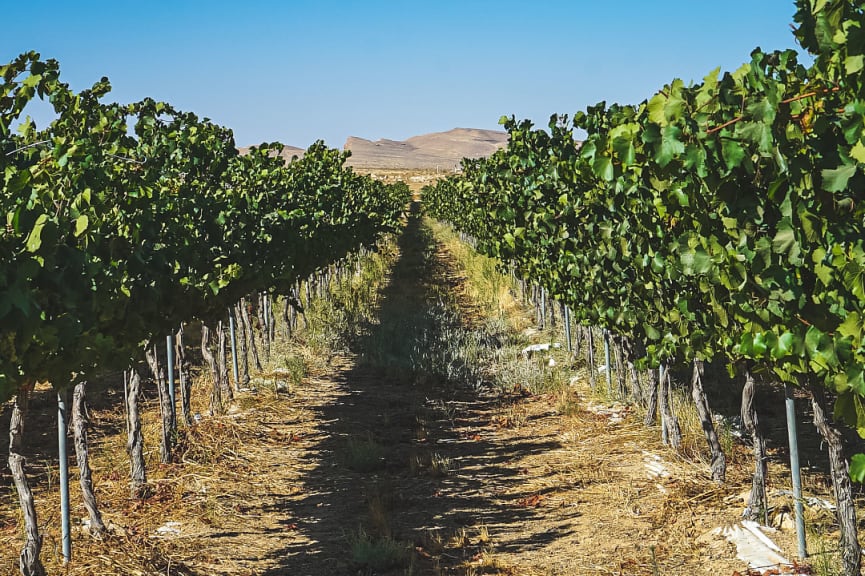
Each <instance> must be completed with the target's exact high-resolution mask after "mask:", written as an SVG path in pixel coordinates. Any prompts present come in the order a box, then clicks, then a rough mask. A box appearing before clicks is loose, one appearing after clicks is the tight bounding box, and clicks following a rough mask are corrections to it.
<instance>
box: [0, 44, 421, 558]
mask: <svg viewBox="0 0 865 576" xmlns="http://www.w3.org/2000/svg"><path fill="white" fill-rule="evenodd" d="M109 91H110V84H109V82H108V80H107V79H105V78H103V79H102V80H100V81H99V82H97V83H95V84H94V85H93V86H92V87H91V88H89V89H87V90H84V91H82V92H75V91H73V90H71V89H70V88H69V86H68V85H67V84H65V83H63V82H62V81H61V80H60V69H59V64H58V63H57V62H56V61H54V60H42V59H41V58H40V56H39V55H38V54H36V53H32V52H31V53H27V54H23V55H21V56H20V57H19V58H17V59H16V60H14V61H13V62H11V63H9V64H7V65H3V66H0V214H3V215H4V216H5V219H4V222H3V223H2V228H0V400H6V399H9V398H10V397H12V396H13V395H14V396H15V405H14V410H13V418H12V431H11V435H10V438H11V443H10V448H11V449H10V457H9V463H10V469H11V470H12V472H13V477H14V479H15V481H16V487H17V488H18V492H19V497H20V500H21V503H22V507H23V508H24V516H25V519H26V523H27V526H26V534H27V543H26V545H25V548H24V550H23V551H22V555H21V562H20V564H21V570H22V573H24V574H28V575H29V574H42V573H43V572H44V571H43V569H42V567H41V564H40V562H39V548H40V545H41V537H40V536H39V534H38V527H37V525H36V516H35V508H34V507H33V499H32V495H31V494H30V492H29V487H28V485H27V483H26V477H25V476H24V467H23V462H24V458H23V455H22V449H23V446H22V435H21V434H22V429H23V421H24V411H25V407H26V398H27V394H28V392H29V391H30V390H31V389H32V388H33V386H34V385H35V383H37V382H50V383H51V384H52V385H53V386H54V387H55V388H56V389H57V390H58V391H63V390H65V389H66V388H69V387H73V386H80V385H83V383H85V382H86V381H88V380H92V379H94V378H96V377H98V376H99V375H100V374H103V373H105V372H107V371H110V370H125V369H127V368H129V367H134V366H136V365H137V364H138V363H139V362H140V361H141V360H142V359H144V358H145V356H146V357H147V360H148V362H149V364H150V366H151V368H152V369H153V371H154V375H155V376H157V379H159V378H158V374H157V372H158V371H159V370H160V368H159V359H158V356H157V355H156V353H155V347H154V344H155V343H156V342H157V341H159V339H160V338H164V337H165V336H166V335H171V334H174V333H175V332H176V331H177V327H178V326H181V325H182V324H183V323H185V322H189V321H190V320H192V319H198V320H200V321H201V322H202V323H203V325H204V327H203V334H204V335H205V339H206V338H207V334H208V328H207V327H208V326H213V325H214V324H215V323H218V322H220V321H222V320H223V319H224V318H226V317H227V311H228V310H230V309H231V310H234V309H235V304H236V303H237V302H238V301H241V300H242V298H244V297H245V296H247V295H250V294H253V293H260V292H264V293H275V294H283V295H287V294H290V293H291V292H292V290H293V289H294V287H295V285H296V284H297V282H298V281H299V280H301V279H304V278H307V277H309V276H311V275H314V274H316V273H317V272H318V271H320V270H323V269H324V268H325V267H327V266H328V265H330V264H332V263H334V262H337V261H340V260H342V259H344V258H346V257H347V256H349V255H350V254H352V253H354V252H356V251H358V250H359V249H361V248H363V247H372V246H374V244H375V242H376V241H377V239H378V238H379V237H380V236H381V235H382V234H384V233H387V232H391V231H395V230H396V228H397V227H398V225H399V221H400V219H401V217H402V215H403V212H404V209H405V206H406V204H407V202H408V188H407V187H406V186H405V185H404V184H400V185H391V186H386V185H384V184H383V183H381V182H378V181H375V180H373V179H371V178H369V177H366V176H362V175H358V174H356V173H354V172H353V171H352V170H351V169H350V168H348V167H346V166H344V162H345V159H346V157H347V153H345V152H340V151H338V150H332V149H328V148H327V147H326V146H325V145H324V144H323V143H321V142H318V143H316V144H314V145H313V146H311V147H310V148H309V150H308V151H307V152H306V154H305V155H304V156H303V157H302V158H300V159H293V160H292V161H291V162H290V163H287V164H286V163H285V161H284V160H283V159H282V158H281V157H280V152H281V151H282V149H283V147H282V145H281V144H278V143H273V144H263V145H261V146H259V147H256V148H253V149H251V150H250V152H249V153H248V154H245V155H240V154H238V151H237V148H236V145H235V142H234V138H233V135H232V132H231V130H229V129H228V128H225V127H222V126H219V125H217V124H215V123H213V122H211V121H209V120H208V119H200V118H198V117H197V116H196V115H194V114H192V113H188V112H183V111H180V110H177V109H176V108H174V107H173V106H171V105H169V104H167V103H163V102H156V101H153V100H150V99H147V100H143V101H141V102H137V103H133V104H116V103H107V102H105V101H104V100H105V96H106V94H108V92H109ZM36 98H41V99H44V100H46V101H47V102H49V103H50V105H51V106H52V107H53V110H54V116H53V120H52V121H51V122H50V124H49V125H48V126H45V127H41V128H40V127H37V126H36V125H35V124H34V123H33V122H32V121H31V120H30V118H29V117H25V116H24V114H25V111H26V109H27V106H28V104H29V103H30V102H31V101H33V100H34V99H36ZM16 125H17V127H16ZM265 301H267V299H265ZM286 305H288V304H286ZM232 314H233V312H232ZM163 341H164V340H163ZM205 348H206V347H205ZM145 352H146V354H145ZM205 355H206V354H205ZM212 367H213V366H212ZM213 369H214V372H216V368H213ZM128 381H129V386H130V391H129V397H130V398H131V399H132V404H130V406H129V408H130V410H129V411H130V414H131V415H130V419H131V420H137V407H136V406H134V405H133V404H134V401H135V398H136V396H137V394H136V393H135V390H134V389H133V388H132V387H133V386H135V385H137V374H135V373H134V370H133V372H132V373H130V378H129V379H128ZM163 385H164V384H163V383H162V382H160V383H159V386H160V395H161V396H162V395H163V394H162V391H163ZM217 388H218V387H217V386H215V391H216V390H217ZM76 392H77V388H76ZM77 397H78V395H77V394H76V400H77ZM218 408H219V407H218V406H217V409H218ZM163 420H164V426H165V430H164V431H163V459H165V458H166V457H167V458H170V442H171V438H172V432H171V430H170V427H171V426H174V424H173V405H172V404H171V403H169V404H168V405H166V404H165V403H163ZM139 426H140V425H139ZM132 429H134V424H133V426H132ZM132 436H133V434H130V437H131V438H132ZM134 444H135V442H133V441H132V440H131V444H130V453H131V454H133V460H134V459H135V455H136V454H138V456H139V458H140V457H141V447H140V437H139V438H138V446H137V447H136V446H134ZM166 453H167V454H166ZM140 462H141V468H142V470H141V471H140V473H141V474H142V475H143V460H140ZM79 464H80V457H79ZM135 474H136V470H135V463H133V487H135V483H136V478H135ZM82 486H83V484H82Z"/></svg>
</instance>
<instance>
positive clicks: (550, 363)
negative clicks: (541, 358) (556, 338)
mask: <svg viewBox="0 0 865 576" xmlns="http://www.w3.org/2000/svg"><path fill="white" fill-rule="evenodd" d="M555 365H556V361H555V360H554V359H553V358H552V357H550V359H549V360H547V366H549V367H550V368H552V367H553V366H555Z"/></svg>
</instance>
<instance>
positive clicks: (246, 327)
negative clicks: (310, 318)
mask: <svg viewBox="0 0 865 576" xmlns="http://www.w3.org/2000/svg"><path fill="white" fill-rule="evenodd" d="M240 317H241V319H242V320H243V332H244V334H245V336H244V337H245V338H246V339H247V342H248V343H249V348H248V350H249V351H250V352H252V361H253V362H255V369H256V370H258V371H259V372H261V371H262V370H263V368H262V366H261V358H259V357H258V347H257V346H256V344H255V331H254V330H253V329H252V321H251V320H250V318H249V308H248V307H247V303H246V298H241V299H240ZM305 318H306V317H305V316H304V319H305Z"/></svg>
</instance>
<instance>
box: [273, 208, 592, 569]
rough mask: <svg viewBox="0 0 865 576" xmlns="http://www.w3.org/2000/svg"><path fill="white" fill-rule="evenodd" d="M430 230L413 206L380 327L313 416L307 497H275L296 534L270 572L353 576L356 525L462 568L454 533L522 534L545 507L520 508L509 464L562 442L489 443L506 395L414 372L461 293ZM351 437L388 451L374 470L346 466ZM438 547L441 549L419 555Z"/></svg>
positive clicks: (524, 496) (524, 544) (534, 540)
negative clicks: (314, 461)
mask: <svg viewBox="0 0 865 576" xmlns="http://www.w3.org/2000/svg"><path fill="white" fill-rule="evenodd" d="M426 234H428V232H427V231H426V230H425V229H424V228H422V226H421V223H420V217H419V214H418V213H417V208H416V207H415V209H414V210H413V213H412V216H411V218H410V219H409V221H408V224H407V227H406V229H405V231H404V233H403V235H402V236H401V238H400V242H399V244H400V258H399V260H398V262H397V263H396V265H395V267H394V269H393V272H392V277H391V279H390V282H389V284H388V285H387V287H386V289H385V290H384V293H383V294H382V300H381V307H380V311H379V323H378V324H375V325H373V326H371V327H370V329H369V330H368V332H367V336H366V337H365V338H364V339H363V340H362V341H361V343H360V354H361V357H360V359H359V361H358V362H357V363H356V364H355V365H354V366H353V367H351V368H349V369H346V370H344V371H342V372H340V373H338V374H336V375H335V376H334V378H336V379H337V381H338V383H339V385H340V386H341V387H342V388H344V390H345V396H344V397H343V398H342V400H341V401H340V402H337V403H330V404H324V405H320V406H317V407H316V408H315V410H316V412H317V414H316V418H317V419H318V420H319V421H322V422H327V423H328V424H327V425H326V426H325V428H324V432H325V434H323V436H322V440H321V442H320V443H319V444H318V446H316V447H315V449H314V450H316V451H317V452H318V454H319V455H320V461H319V462H318V465H317V466H316V467H315V469H313V470H312V471H311V472H310V473H309V474H308V476H306V477H305V478H304V479H303V493H304V496H303V497H302V498H301V499H299V500H298V499H297V498H292V499H286V500H284V501H283V502H281V503H280V504H279V507H281V508H282V512H283V513H284V514H285V516H286V518H289V519H290V520H288V521H287V522H290V523H291V524H292V526H293V525H294V524H296V531H295V532H293V534H294V535H296V536H297V537H296V538H293V537H292V533H287V534H286V544H285V546H284V547H283V548H281V549H279V550H275V551H274V552H273V554H272V559H273V560H274V561H275V563H276V567H275V568H273V569H270V570H268V571H267V572H265V574H268V575H277V574H311V575H312V574H357V573H358V570H359V568H361V567H359V566H358V565H357V564H356V563H355V562H353V560H352V551H351V541H352V539H353V538H357V536H358V534H359V533H360V531H361V530H363V531H364V532H365V533H367V534H368V535H369V536H370V537H371V538H372V539H373V540H375V539H381V538H390V539H393V540H396V541H398V542H403V543H407V544H410V545H411V546H412V547H413V548H415V552H413V554H414V555H415V556H414V559H413V561H412V562H413V567H414V573H416V574H417V573H420V574H422V573H439V572H440V571H443V572H445V573H460V572H459V570H458V569H457V568H455V567H456V566H458V565H459V564H461V563H463V562H464V561H466V560H469V559H470V557H471V556H472V555H476V554H477V552H478V549H477V548H476V547H471V546H462V547H461V548H459V549H455V550H448V549H447V542H448V541H452V540H453V539H454V537H455V536H456V537H457V538H458V537H459V535H460V534H462V535H464V536H465V535H469V537H468V538H467V540H464V543H465V542H467V541H471V536H470V535H471V534H472V533H474V532H477V531H479V530H481V529H482V527H484V528H485V529H486V530H488V531H489V533H491V534H496V533H499V532H505V531H507V532H508V533H520V530H519V529H518V528H519V527H521V526H529V525H530V524H531V520H532V519H533V518H535V517H536V516H538V515H541V514H543V512H542V511H540V510H538V509H535V508H532V507H530V506H527V505H526V502H527V501H528V500H529V499H530V498H531V497H532V496H534V495H535V493H523V492H521V491H520V490H519V486H520V484H521V479H520V474H519V471H518V470H515V469H514V468H513V467H509V466H508V463H509V462H511V461H513V460H517V459H519V458H520V457H522V456H525V455H527V454H530V453H541V452H545V451H549V450H552V449H555V448H558V447H559V443H558V441H557V440H556V439H555V438H552V437H547V438H544V437H532V438H525V439H524V441H522V442H519V443H510V444H507V445H505V446H501V445H499V444H494V443H492V442H490V441H489V438H490V435H491V434H493V432H491V431H490V430H489V428H488V426H489V424H490V412H491V411H492V409H493V408H495V407H497V406H499V405H500V404H501V402H503V401H506V400H503V397H502V396H501V394H500V393H498V392H495V393H494V392H492V391H491V390H489V389H485V388H483V387H480V388H475V389H473V388H470V387H468V386H465V385H460V384H459V383H454V382H448V381H447V379H446V378H444V377H443V375H441V374H436V373H423V372H420V371H419V370H418V369H417V366H418V365H419V364H423V362H422V361H421V360H420V359H419V358H418V357H419V356H422V355H423V354H424V352H425V351H424V349H423V347H424V346H425V345H427V344H428V343H429V341H430V337H431V334H433V335H434V334H436V333H438V334H441V333H442V328H443V327H442V326H437V325H436V322H437V318H436V317H435V315H434V314H431V310H433V309H435V308H436V305H437V304H438V303H440V300H441V299H442V298H444V297H446V296H447V295H448V294H449V295H450V297H451V298H453V297H454V295H455V294H456V293H457V291H458V286H457V285H456V282H457V281H458V278H456V277H455V274H454V271H453V270H451V269H448V266H447V263H446V262H442V261H441V259H440V258H437V255H436V252H435V250H434V246H431V240H430V239H429V238H428V237H426V236H425V235H426ZM349 439H353V440H358V439H359V440H360V441H366V442H369V443H370V444H373V445H377V446H381V447H382V448H383V452H382V457H381V460H380V462H379V463H378V464H377V465H373V466H372V467H373V468H374V469H373V470H369V471H366V472H360V471H355V470H352V468H351V465H350V464H349V463H347V462H346V454H347V452H348V451H349V450H350V448H348V445H349V443H350V442H351V441H352V440H349ZM433 462H437V463H438V465H437V466H436V465H434V464H433ZM505 494H507V495H506V496H505ZM575 513H576V512H575ZM505 529H506V530H505ZM559 536H560V534H559V533H557V532H555V531H552V532H544V533H538V534H532V533H527V534H526V535H525V537H520V538H517V539H513V540H511V541H504V542H501V541H499V542H497V546H498V547H499V548H502V547H510V548H522V549H527V548H532V547H542V546H544V545H545V544H546V543H548V542H550V541H551V540H553V539H555V538H557V537H559ZM293 541H294V542H293ZM437 542H438V543H439V544H442V545H444V548H442V549H440V550H438V552H440V553H438V554H436V552H437V551H436V550H432V554H431V556H433V558H426V557H425V554H426V550H429V549H430V548H431V547H433V546H434V545H435V543H437ZM418 548H419V549H420V550H418ZM463 556H468V558H465V557H463ZM449 567H450V570H456V572H450V570H449ZM404 570H405V566H403V567H401V568H399V569H395V570H394V571H393V573H402V572H403V571H404ZM378 573H381V572H378Z"/></svg>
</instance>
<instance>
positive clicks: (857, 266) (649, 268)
mask: <svg viewBox="0 0 865 576" xmlns="http://www.w3.org/2000/svg"><path fill="white" fill-rule="evenodd" d="M796 6H797V12H796V16H795V19H796V22H797V24H798V27H797V29H796V32H795V33H796V37H797V39H798V41H799V43H800V44H801V46H802V47H803V48H805V49H806V50H808V51H809V52H810V53H811V54H812V55H813V57H814V63H813V64H812V65H811V66H810V67H805V66H803V65H802V64H800V63H799V60H798V58H797V55H796V53H795V52H793V51H778V52H764V51H762V50H760V49H756V50H755V51H754V52H753V53H752V54H751V60H750V62H748V63H746V64H745V65H743V66H742V67H741V68H739V69H738V70H736V71H734V72H728V73H724V74H723V75H722V74H720V72H719V71H718V70H715V71H714V72H712V73H710V74H709V75H708V76H706V78H705V79H704V80H703V81H702V82H701V83H698V84H696V85H691V86H687V85H685V84H684V83H683V82H682V81H680V80H675V81H673V82H672V83H670V84H669V85H667V86H665V87H664V88H663V89H662V90H660V91H659V92H657V93H656V94H655V95H653V96H652V97H651V98H649V99H647V100H645V101H643V102H641V103H640V104H639V105H635V106H629V105H618V104H613V105H607V104H606V103H603V102H602V103H600V104H598V105H597V106H594V107H590V108H588V109H587V110H586V111H584V112H579V113H577V114H576V115H575V116H574V117H573V118H572V119H570V118H568V117H567V116H557V115H554V116H553V117H552V118H551V120H550V123H549V126H548V130H536V129H534V128H533V126H532V124H531V123H530V122H528V121H516V120H515V119H514V118H513V117H511V118H503V119H502V122H503V124H504V125H505V127H506V129H507V130H508V132H509V142H508V146H507V148H506V149H503V150H500V151H499V152H497V153H496V154H494V155H492V156H491V157H490V158H488V159H483V160H472V161H465V162H464V165H463V171H464V173H463V174H462V175H461V176H456V177H452V178H450V179H447V180H444V181H441V182H440V183H439V184H438V185H437V186H435V187H430V188H427V189H426V190H425V192H424V200H425V202H426V204H427V206H428V209H429V210H430V212H431V213H432V214H433V215H434V216H436V217H438V218H440V219H443V220H447V221H449V222H451V223H453V224H454V225H455V226H456V227H457V228H458V229H460V230H461V231H463V232H465V233H467V234H469V235H471V236H473V237H474V238H475V239H476V240H477V246H478V248H479V250H481V251H482V252H484V253H485V254H488V255H490V256H493V257H496V258H499V259H500V260H501V261H502V262H503V263H506V264H507V265H508V266H509V267H512V268H513V269H514V270H515V271H516V272H517V273H518V274H519V275H520V276H521V277H523V278H526V279H530V280H532V281H533V282H536V283H538V284H539V285H541V286H542V287H543V288H544V289H545V290H546V291H547V293H548V294H549V295H550V296H551V297H552V298H554V299H556V300H559V301H560V302H563V303H564V304H566V305H567V306H568V307H569V308H570V310H571V311H572V313H573V315H574V318H575V319H576V320H577V321H578V322H580V323H582V324H585V325H590V326H597V327H601V328H604V329H607V330H610V331H612V332H615V333H616V334H619V335H621V336H622V337H625V338H627V339H629V340H631V341H633V342H635V343H637V344H638V345H637V346H635V347H634V349H635V350H638V351H639V353H638V355H639V356H641V358H639V360H640V361H642V362H643V363H645V364H646V365H649V366H659V365H661V366H663V367H675V366H677V365H678V366H683V367H688V366H692V367H693V371H694V378H693V381H694V382H695V385H699V384H700V379H701V375H702V363H703V362H704V361H708V360H724V361H725V362H727V364H728V365H729V366H730V369H731V371H734V372H735V371H738V372H740V373H742V374H744V376H745V381H746V394H752V390H753V374H755V373H759V372H762V373H764V374H766V375H770V376H771V378H774V379H778V380H780V381H782V382H785V383H788V384H791V385H796V386H801V387H803V388H806V389H808V390H810V391H811V393H812V396H813V399H814V401H813V403H814V408H815V423H817V424H818V428H819V429H820V431H821V433H823V434H824V437H825V438H826V441H827V445H828V447H829V450H830V460H831V462H832V464H833V469H834V473H833V480H834V484H835V491H836V495H837V496H838V501H839V505H838V514H839V523H840V525H841V539H842V555H843V560H844V566H845V571H846V573H847V574H859V565H860V558H859V545H858V542H857V540H856V521H855V509H854V507H853V503H852V498H851V496H850V485H849V483H850V479H849V477H848V475H847V463H846V461H845V459H844V458H843V453H842V446H841V442H840V436H839V434H838V433H837V431H836V430H835V429H834V428H833V427H832V426H831V420H830V418H829V417H828V416H826V417H825V418H824V415H827V414H831V413H832V411H831V410H827V402H826V398H825V394H824V390H825V389H828V390H830V391H832V392H833V393H835V394H837V400H836V402H835V409H834V415H835V417H836V418H839V419H841V420H843V421H845V422H847V423H848V424H850V425H852V426H854V427H855V428H856V429H857V430H858V431H859V432H860V434H863V435H865V377H863V374H865V341H863V318H865V172H863V167H865V84H863V80H865V76H863V74H865V42H863V40H865V30H863V29H862V26H863V23H865V4H863V3H861V2H855V1H852V0H827V1H821V2H811V1H808V0H797V3H796ZM581 132H582V133H585V139H584V140H583V141H582V142H581V143H578V142H577V139H576V135H577V134H580V133H581ZM666 373H667V374H669V370H666ZM748 383H750V384H748ZM663 385H664V383H663V382H661V386H663ZM749 386H750V387H751V392H748V389H749ZM749 406H750V399H749ZM751 411H752V410H751V408H750V407H749V408H747V409H744V410H743V413H744V412H749V413H750V412H751ZM707 419H708V417H707ZM817 420H819V422H817ZM745 423H746V426H747V425H748V419H747V418H746V422H745ZM665 424H667V422H665ZM707 425H708V426H709V427H711V426H712V424H711V420H708V422H704V427H706V426H707ZM753 428H754V430H751V429H750V427H749V432H752V434H757V433H758V432H757V430H756V426H753ZM710 443H711V440H710ZM757 444H759V442H757V441H756V438H755V445H757ZM713 452H714V449H713ZM860 462H861V460H859V459H854V470H853V474H854V476H856V477H862V475H863V473H865V469H863V467H862V465H861V463H860ZM761 466H762V467H765V461H764V459H762V458H761V457H759V456H758V463H757V467H758V474H755V477H756V476H759V475H760V474H759V472H760V470H759V469H760V467H761ZM722 476H723V475H722V474H721V477H722ZM757 492H759V490H757V485H756V483H755V490H754V491H752V506H753V505H754V502H755V498H756V499H759V495H758V494H757Z"/></svg>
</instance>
